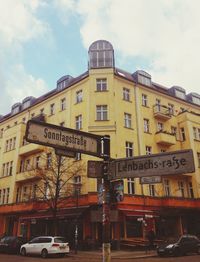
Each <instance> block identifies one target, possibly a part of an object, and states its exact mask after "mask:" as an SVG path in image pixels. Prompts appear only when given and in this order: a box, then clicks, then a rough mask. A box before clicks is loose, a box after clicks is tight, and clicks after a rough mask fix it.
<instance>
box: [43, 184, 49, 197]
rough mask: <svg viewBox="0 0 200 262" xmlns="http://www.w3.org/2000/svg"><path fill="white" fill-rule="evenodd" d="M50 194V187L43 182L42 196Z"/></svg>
mask: <svg viewBox="0 0 200 262" xmlns="http://www.w3.org/2000/svg"><path fill="white" fill-rule="evenodd" d="M49 196H50V188H49V183H48V182H44V198H45V199H47V198H49Z"/></svg>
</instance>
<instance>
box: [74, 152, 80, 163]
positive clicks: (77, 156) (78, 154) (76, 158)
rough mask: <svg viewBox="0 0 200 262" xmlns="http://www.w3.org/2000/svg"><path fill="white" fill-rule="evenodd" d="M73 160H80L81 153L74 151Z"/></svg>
mask: <svg viewBox="0 0 200 262" xmlns="http://www.w3.org/2000/svg"><path fill="white" fill-rule="evenodd" d="M75 160H76V161H79V160H81V153H76V156H75Z"/></svg>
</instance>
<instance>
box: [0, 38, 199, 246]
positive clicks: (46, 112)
mask: <svg viewBox="0 0 200 262" xmlns="http://www.w3.org/2000/svg"><path fill="white" fill-rule="evenodd" d="M40 115H43V116H45V121H46V123H49V124H54V125H58V126H63V127H68V128H72V129H77V130H80V131H85V132H89V133H92V134H97V135H100V136H104V135H109V136H110V143H111V145H110V151H111V158H113V159H119V158H130V157H136V156H142V155H151V154H158V153H161V154H162V153H164V152H172V151H179V150H187V149H191V150H192V152H193V156H194V164H195V172H193V173H186V174H185V173H184V174H179V175H173V174H170V173H168V174H167V175H164V176H162V177H161V181H160V182H159V183H149V184H141V181H140V179H139V178H135V177H130V178H125V179H124V180H123V182H124V198H123V201H121V202H116V203H113V204H111V213H112V214H111V240H112V244H113V248H114V247H116V246H117V247H119V243H120V245H121V246H123V245H130V244H134V243H141V245H142V244H143V243H145V237H146V232H147V230H149V229H153V230H154V231H155V233H156V238H157V239H158V240H160V239H165V238H169V237H176V236H179V235H181V234H183V233H185V232H187V233H191V234H195V235H200V95H199V94H197V93H190V94H186V92H185V90H184V89H183V88H182V87H180V86H172V87H171V88H166V87H164V86H163V85H160V84H157V83H155V82H153V81H152V77H151V75H149V74H148V73H147V72H144V71H142V70H138V71H136V72H134V73H128V72H126V71H124V70H122V69H119V68H117V67H116V66H115V57H114V49H113V47H112V45H111V43H109V42H108V41H105V40H99V41H96V42H94V43H92V44H91V46H90V47H89V51H88V70H87V71H86V72H84V73H83V74H82V75H80V76H78V77H72V76H70V75H66V76H63V77H61V78H60V79H59V80H58V81H57V86H56V88H55V89H53V90H52V91H50V92H48V93H47V94H44V95H43V96H41V97H38V98H35V97H26V98H24V99H23V101H21V102H19V103H16V104H14V105H13V106H12V107H11V111H10V112H8V114H7V115H1V116H0V222H1V227H0V235H2V234H7V235H23V236H24V237H26V238H28V239H30V238H32V237H34V236H38V235H49V234H51V233H52V232H51V222H52V215H51V213H50V212H49V210H48V208H47V207H46V206H45V201H42V200H41V198H40V199H37V196H36V188H37V184H38V183H40V181H39V179H38V177H36V175H35V173H34V172H31V171H34V170H35V169H36V168H37V166H38V165H39V162H40V160H41V159H40V156H41V155H42V154H44V153H45V152H46V151H47V148H45V146H42V145H38V144H33V143H28V142H27V141H26V139H25V131H26V123H27V121H28V120H30V119H32V118H35V117H38V116H40ZM47 154H48V153H47ZM88 160H100V159H98V158H96V157H91V156H88V155H83V154H81V155H80V154H79V155H78V158H77V159H76V161H77V162H79V161H82V162H84V163H85V164H87V161H88ZM145 176H146V177H148V171H147V172H146V173H145ZM158 176H159V174H158ZM72 180H73V181H69V183H71V185H73V183H74V182H77V181H78V182H79V183H80V184H81V189H80V192H79V195H78V199H77V198H76V197H77V196H74V195H73V194H71V195H70V196H67V195H66V197H65V199H64V201H63V204H62V206H61V207H59V210H58V214H57V215H58V218H59V219H58V234H60V235H63V236H65V237H67V238H68V240H69V242H70V243H71V245H73V241H74V230H75V224H76V223H77V220H78V228H79V236H78V237H79V242H80V246H81V247H82V248H84V247H86V244H87V242H88V240H90V241H92V243H93V244H94V245H95V246H98V245H101V242H102V233H101V232H102V222H101V217H102V206H101V204H98V195H99V193H98V188H99V185H100V184H101V179H95V178H89V177H87V171H86V170H85V174H82V173H80V174H78V173H77V174H76V176H74V177H73V179H72ZM75 198H76V199H75ZM72 200H73V201H72Z"/></svg>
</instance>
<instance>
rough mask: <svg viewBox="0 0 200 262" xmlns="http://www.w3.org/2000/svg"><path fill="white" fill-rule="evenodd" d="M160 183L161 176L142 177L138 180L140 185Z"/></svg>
mask: <svg viewBox="0 0 200 262" xmlns="http://www.w3.org/2000/svg"><path fill="white" fill-rule="evenodd" d="M161 182H162V177H161V176H143V177H141V178H140V184H157V183H161Z"/></svg>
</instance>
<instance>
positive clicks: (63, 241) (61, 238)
mask: <svg viewBox="0 0 200 262" xmlns="http://www.w3.org/2000/svg"><path fill="white" fill-rule="evenodd" d="M54 242H55V243H67V239H66V238H64V237H55V238H54Z"/></svg>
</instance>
